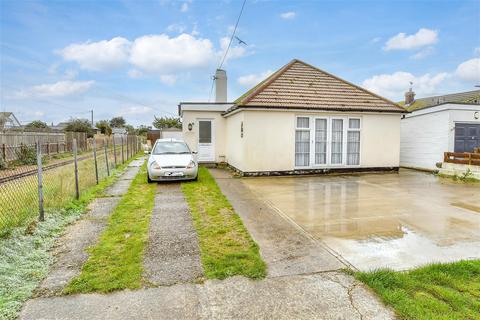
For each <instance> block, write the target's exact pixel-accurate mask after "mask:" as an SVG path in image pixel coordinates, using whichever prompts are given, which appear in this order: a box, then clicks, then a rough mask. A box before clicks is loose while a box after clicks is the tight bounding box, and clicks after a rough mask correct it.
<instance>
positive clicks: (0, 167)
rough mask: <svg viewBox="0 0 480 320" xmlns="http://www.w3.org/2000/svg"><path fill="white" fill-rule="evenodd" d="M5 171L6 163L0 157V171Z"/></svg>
mask: <svg viewBox="0 0 480 320" xmlns="http://www.w3.org/2000/svg"><path fill="white" fill-rule="evenodd" d="M3 169H7V162H6V161H5V160H3V157H2V156H0V170H3Z"/></svg>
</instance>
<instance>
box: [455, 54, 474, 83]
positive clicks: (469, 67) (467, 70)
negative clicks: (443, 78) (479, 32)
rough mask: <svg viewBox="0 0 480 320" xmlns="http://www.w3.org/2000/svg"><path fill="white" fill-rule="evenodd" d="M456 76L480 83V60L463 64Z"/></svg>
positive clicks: (456, 71) (472, 60) (458, 68)
mask: <svg viewBox="0 0 480 320" xmlns="http://www.w3.org/2000/svg"><path fill="white" fill-rule="evenodd" d="M455 75H456V76H457V77H459V78H460V79H462V80H465V81H472V82H476V84H478V83H480V58H473V59H470V60H467V61H465V62H463V63H461V64H460V65H459V66H458V67H457V70H455Z"/></svg>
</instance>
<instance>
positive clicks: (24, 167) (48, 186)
mask: <svg viewBox="0 0 480 320" xmlns="http://www.w3.org/2000/svg"><path fill="white" fill-rule="evenodd" d="M143 143H144V138H142V137H138V136H132V135H125V136H117V137H115V138H113V137H110V138H105V139H94V140H93V141H92V142H91V146H89V148H86V149H87V150H85V151H83V150H80V149H79V148H78V145H77V140H76V139H73V145H72V148H71V149H72V151H71V152H65V153H62V155H61V156H52V155H48V154H46V153H45V146H43V145H42V144H40V143H37V144H35V145H33V146H32V145H23V146H21V147H19V146H5V147H4V148H5V149H6V152H14V151H11V149H15V152H16V156H15V160H14V161H10V162H9V161H5V160H4V159H2V157H0V159H1V160H0V161H1V162H0V236H2V235H4V234H6V233H8V231H9V230H10V229H11V228H13V227H18V226H24V225H28V224H30V223H32V222H33V221H36V220H38V219H40V220H42V218H43V217H42V215H43V212H44V211H45V210H47V212H50V211H52V210H50V209H56V208H62V207H64V206H65V205H66V204H67V203H69V202H70V201H71V200H73V199H75V198H78V197H79V196H80V195H81V194H82V193H83V192H85V191H86V190H87V189H89V188H90V187H92V186H94V185H96V184H98V183H100V182H101V181H102V180H104V179H105V178H107V177H108V176H109V175H111V174H112V173H113V171H114V170H115V168H117V167H118V166H119V165H121V164H122V163H125V162H126V161H128V160H129V159H131V158H132V157H134V156H135V155H136V154H137V153H138V152H140V151H141V150H142V144H143ZM17 149H21V150H20V151H18V150H17ZM2 160H3V161H2Z"/></svg>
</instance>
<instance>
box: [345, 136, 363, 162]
mask: <svg viewBox="0 0 480 320" xmlns="http://www.w3.org/2000/svg"><path fill="white" fill-rule="evenodd" d="M347 164H350V165H358V164H360V131H348V137H347Z"/></svg>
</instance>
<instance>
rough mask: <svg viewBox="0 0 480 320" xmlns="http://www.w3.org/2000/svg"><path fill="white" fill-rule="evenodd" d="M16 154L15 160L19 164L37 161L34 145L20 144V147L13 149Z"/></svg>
mask: <svg viewBox="0 0 480 320" xmlns="http://www.w3.org/2000/svg"><path fill="white" fill-rule="evenodd" d="M15 154H16V156H17V160H16V162H17V163H18V164H20V165H29V164H36V163H37V152H36V150H35V147H34V146H27V145H24V144H22V145H21V146H20V148H18V149H16V150H15Z"/></svg>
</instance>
